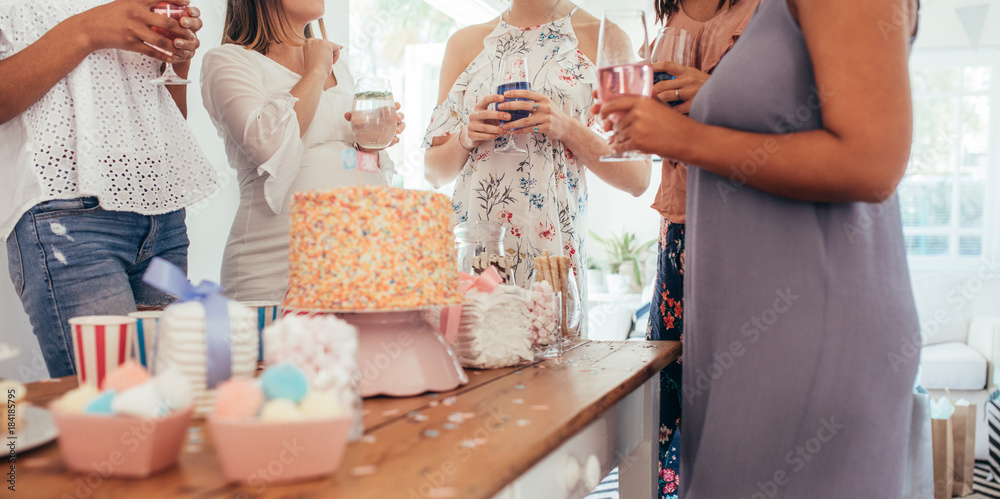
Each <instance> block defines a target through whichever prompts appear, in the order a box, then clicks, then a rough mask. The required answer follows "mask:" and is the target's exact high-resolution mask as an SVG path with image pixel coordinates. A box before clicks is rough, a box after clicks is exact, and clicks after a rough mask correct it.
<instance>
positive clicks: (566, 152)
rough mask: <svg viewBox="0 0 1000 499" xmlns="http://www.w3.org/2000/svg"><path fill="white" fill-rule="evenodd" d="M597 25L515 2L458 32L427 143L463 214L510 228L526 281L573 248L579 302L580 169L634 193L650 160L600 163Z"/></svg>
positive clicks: (559, 1) (549, 5)
mask: <svg viewBox="0 0 1000 499" xmlns="http://www.w3.org/2000/svg"><path fill="white" fill-rule="evenodd" d="M599 26H600V21H599V20H598V19H597V18H595V17H594V16H592V15H591V14H589V13H587V12H585V11H583V10H581V9H579V8H578V7H576V6H575V5H573V4H572V3H571V2H569V1H568V0H513V2H511V6H510V8H509V9H508V10H506V11H505V12H503V14H501V15H500V17H498V18H496V19H493V20H491V21H489V22H486V23H483V24H479V25H474V26H469V27H467V28H464V29H461V30H459V31H458V32H456V33H455V34H454V35H453V36H452V37H451V39H450V40H449V41H448V46H447V48H446V50H445V56H444V62H443V64H442V68H441V83H440V85H441V86H440V91H439V104H438V106H437V108H436V109H435V110H434V114H433V116H432V119H431V123H430V125H429V127H428V129H427V134H426V136H425V139H424V147H427V148H428V149H427V153H426V157H425V159H426V171H425V176H426V177H427V179H428V181H430V182H431V183H432V184H434V185H437V186H441V185H444V184H447V183H449V182H452V181H455V180H456V179H457V183H456V185H455V192H454V195H453V198H452V201H453V204H454V209H455V220H456V222H464V221H466V220H491V221H494V222H498V223H500V224H502V225H504V226H505V227H506V228H507V237H505V238H504V244H505V246H506V250H507V253H508V256H512V257H513V261H514V262H513V263H514V269H515V273H514V276H515V277H514V279H515V282H517V283H519V284H526V283H528V282H529V281H530V276H531V275H532V271H533V267H534V263H533V262H534V258H535V257H536V256H538V255H540V254H541V253H542V252H543V251H544V250H547V251H548V252H549V253H551V254H554V255H566V256H569V257H570V258H571V261H572V266H573V268H574V270H575V272H576V273H577V274H578V276H579V277H580V278H579V279H578V283H579V285H580V287H581V293H580V294H581V295H582V297H583V299H584V303H585V302H586V301H585V297H586V291H585V289H583V288H584V285H585V284H586V279H584V278H582V277H583V275H582V273H583V271H584V265H583V263H584V262H585V258H584V256H583V252H584V233H585V229H586V205H587V183H586V177H585V171H586V169H588V168H589V169H591V170H592V171H593V172H594V173H595V174H596V175H597V176H598V177H600V178H601V179H602V180H604V181H605V182H608V183H609V184H611V185H612V186H615V187H617V188H619V189H621V190H624V191H626V192H628V193H630V194H632V195H635V196H638V195H639V194H641V193H642V192H643V191H645V190H646V187H647V186H648V185H649V168H650V166H649V162H648V161H632V162H615V163H604V162H601V161H600V160H599V158H600V157H601V156H602V155H605V154H610V153H611V150H610V148H609V147H608V144H607V141H606V140H605V139H604V138H602V137H601V136H600V135H599V134H598V133H597V132H595V131H593V130H591V129H589V128H588V127H589V126H590V125H592V124H593V123H594V117H593V115H591V114H590V112H589V107H590V105H591V103H592V102H593V97H592V92H593V91H594V90H595V89H596V83H597V75H596V67H595V65H594V62H593V61H594V60H595V59H596V53H597V41H598V30H599ZM513 61H523V62H513ZM508 88H515V89H513V90H506V89H508ZM498 89H500V90H498ZM501 91H502V92H503V94H502V95H501V94H500V93H499V92H501ZM522 112H523V113H527V116H526V117H521V116H518V114H519V113H522ZM508 146H509V147H508Z"/></svg>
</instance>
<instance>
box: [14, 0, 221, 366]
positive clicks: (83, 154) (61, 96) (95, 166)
mask: <svg viewBox="0 0 1000 499" xmlns="http://www.w3.org/2000/svg"><path fill="white" fill-rule="evenodd" d="M171 1H172V2H173V3H175V4H178V5H182V6H187V5H188V0H171ZM156 3H158V0H115V1H113V2H109V1H107V0H32V1H30V2H17V1H7V0H5V1H0V75H2V78H0V158H3V163H4V164H3V167H2V168H0V170H2V171H3V182H0V237H3V238H4V239H6V246H7V259H8V267H9V269H10V276H11V280H12V281H13V283H14V289H15V291H16V292H17V294H18V296H20V298H21V303H22V304H23V306H24V310H25V312H27V314H28V317H29V318H30V320H31V325H32V328H33V329H34V334H35V336H36V338H37V339H38V343H39V346H40V347H41V350H42V355H43V357H44V359H45V364H46V367H47V369H48V371H49V375H50V376H53V377H59V376H68V375H71V374H73V373H74V372H75V371H76V369H75V367H74V363H73V353H72V352H73V349H72V345H73V341H72V337H71V332H70V326H69V324H68V321H69V319H71V318H73V317H77V316H84V315H125V314H127V313H129V312H134V311H135V310H136V309H137V308H159V307H163V306H165V305H167V304H168V303H170V302H171V301H172V300H173V298H172V297H171V296H170V295H167V294H166V293H163V292H161V291H159V290H157V289H155V288H153V287H151V286H149V285H147V284H145V283H143V282H142V275H143V272H145V270H146V266H147V265H148V263H149V262H150V260H152V258H153V257H161V258H163V259H165V260H167V261H170V262H171V263H173V264H174V265H177V266H178V267H180V268H187V249H188V238H187V229H186V226H185V220H184V217H185V210H184V208H186V207H188V206H191V205H193V204H194V203H197V202H198V201H200V200H202V199H204V198H206V197H207V196H208V195H210V194H211V193H212V192H214V191H215V190H216V188H217V187H218V179H217V177H216V174H215V171H214V169H213V168H212V166H211V164H210V163H209V162H208V159H207V158H205V156H204V155H203V154H202V152H201V150H200V149H199V148H198V145H197V141H196V140H195V138H194V136H193V135H192V133H191V130H190V128H189V127H188V125H187V123H186V122H185V121H184V113H185V112H186V110H187V104H186V91H187V87H184V86H172V87H164V86H160V85H153V84H150V83H149V80H151V79H153V78H155V77H157V76H159V75H160V74H161V72H162V70H163V63H164V62H171V63H173V64H174V69H175V70H176V71H177V73H178V74H180V75H181V76H186V75H187V73H188V69H189V65H190V59H191V57H192V56H193V55H194V50H195V49H196V48H198V39H197V37H196V36H195V32H196V31H198V29H200V28H201V25H202V22H201V20H200V19H199V15H198V14H199V13H198V9H197V8H194V7H191V8H190V9H189V11H188V13H187V17H183V18H181V19H180V21H179V22H178V21H175V20H173V19H170V18H169V17H166V16H162V15H158V14H154V13H153V12H151V11H150V9H151V8H152V7H153V5H155V4H156ZM151 27H157V28H160V29H164V30H168V31H170V32H172V33H173V34H174V35H176V36H177V37H178V38H176V39H174V40H173V41H171V40H170V39H168V38H166V37H164V36H161V35H159V34H157V33H154V32H153V30H152V29H150V28H151ZM154 46H155V47H159V48H162V49H164V50H168V51H169V52H172V53H173V55H170V54H169V53H165V52H159V51H157V50H155V49H154V48H153V47H154ZM4 327H5V326H4ZM0 329H3V328H0ZM33 363H34V362H32V364H33Z"/></svg>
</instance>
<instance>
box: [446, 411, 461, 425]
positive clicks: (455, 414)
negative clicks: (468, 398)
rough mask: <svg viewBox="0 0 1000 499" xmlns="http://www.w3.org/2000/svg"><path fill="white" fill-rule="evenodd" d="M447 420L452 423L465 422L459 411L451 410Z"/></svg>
mask: <svg viewBox="0 0 1000 499" xmlns="http://www.w3.org/2000/svg"><path fill="white" fill-rule="evenodd" d="M448 421H451V422H452V423H456V424H462V423H464V422H465V418H464V417H462V413H461V412H453V413H451V414H449V415H448Z"/></svg>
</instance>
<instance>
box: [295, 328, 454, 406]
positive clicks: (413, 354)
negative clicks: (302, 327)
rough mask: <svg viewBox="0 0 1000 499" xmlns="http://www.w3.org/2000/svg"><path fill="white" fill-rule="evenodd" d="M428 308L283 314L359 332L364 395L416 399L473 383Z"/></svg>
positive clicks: (362, 390)
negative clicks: (335, 322) (323, 319)
mask: <svg viewBox="0 0 1000 499" xmlns="http://www.w3.org/2000/svg"><path fill="white" fill-rule="evenodd" d="M424 313H425V309H415V310H393V311H377V312H326V311H324V312H314V311H304V310H292V309H284V312H283V315H289V314H291V315H308V316H314V315H326V314H332V315H336V316H337V317H339V318H341V319H343V320H344V321H347V322H348V323H349V324H351V325H352V326H354V327H356V328H358V369H359V370H360V371H361V383H360V386H361V396H362V397H374V396H376V395H388V396H390V397H411V396H413V395H419V394H421V393H424V392H443V391H448V390H452V389H454V388H458V387H459V386H461V385H464V384H465V383H468V382H469V377H468V376H467V375H466V374H465V371H464V370H463V369H462V366H461V365H460V364H459V363H458V358H457V357H455V353H454V352H452V350H451V348H450V347H449V346H448V344H447V343H446V342H445V341H444V338H443V337H441V335H440V334H438V333H437V332H435V331H434V329H433V328H431V326H430V324H428V323H427V321H426V320H425V319H424Z"/></svg>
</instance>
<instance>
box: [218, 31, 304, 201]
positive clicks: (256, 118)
mask: <svg viewBox="0 0 1000 499" xmlns="http://www.w3.org/2000/svg"><path fill="white" fill-rule="evenodd" d="M239 51H246V49H244V48H242V47H239V46H236V45H223V46H222V47H218V48H216V49H213V50H210V51H209V52H208V53H207V54H205V59H204V61H203V62H202V70H201V95H202V100H203V101H204V104H205V108H206V109H207V110H208V114H209V116H210V117H211V118H212V122H213V123H214V124H215V126H216V128H217V129H218V131H219V135H220V136H221V137H223V139H226V137H227V136H228V137H229V139H230V140H232V141H233V142H234V143H235V144H237V145H238V147H239V150H240V152H241V153H242V154H243V155H245V156H246V157H247V159H248V160H249V163H250V164H253V165H257V168H256V173H257V175H259V176H264V175H267V178H266V179H265V180H264V198H265V200H266V201H267V204H268V206H269V207H270V208H271V210H272V211H274V212H275V213H280V212H281V208H282V205H283V204H284V200H285V196H286V195H287V194H288V190H289V189H290V188H291V186H292V183H293V182H294V180H295V177H296V175H298V172H299V168H300V167H301V164H302V156H303V154H304V153H305V146H304V145H303V143H302V139H301V138H300V134H299V122H298V120H297V119H296V116H295V103H296V102H298V99H296V98H295V97H294V96H293V95H292V94H290V93H288V92H275V93H271V94H268V93H266V92H265V90H264V89H263V84H262V81H263V74H262V71H261V69H259V67H258V66H257V65H256V64H254V63H253V62H252V61H250V60H249V59H248V58H247V57H246V56H245V54H241V53H239ZM230 164H231V165H234V167H237V166H236V165H238V164H239V162H238V159H236V158H230Z"/></svg>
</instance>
